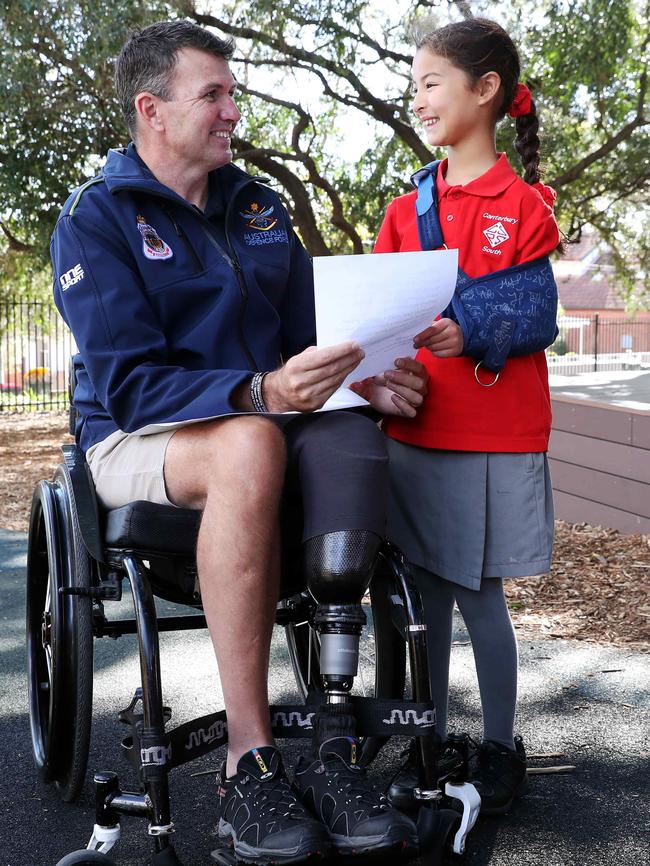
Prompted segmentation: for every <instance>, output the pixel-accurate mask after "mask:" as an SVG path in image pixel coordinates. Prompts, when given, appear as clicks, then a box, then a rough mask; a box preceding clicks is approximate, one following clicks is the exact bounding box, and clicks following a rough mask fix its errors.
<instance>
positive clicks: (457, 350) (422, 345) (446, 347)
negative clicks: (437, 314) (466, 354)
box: [413, 319, 464, 358]
mask: <svg viewBox="0 0 650 866" xmlns="http://www.w3.org/2000/svg"><path fill="white" fill-rule="evenodd" d="M463 342H464V340H463V332H462V331H461V329H460V327H459V326H458V325H457V324H456V322H454V321H453V320H452V319H438V320H437V321H435V322H434V323H433V325H430V326H429V327H428V328H426V329H425V330H424V331H420V333H419V334H416V335H415V337H414V338H413V345H414V346H415V348H416V349H428V350H429V351H430V352H431V354H432V355H435V357H436V358H455V357H456V356H457V355H462V353H463Z"/></svg>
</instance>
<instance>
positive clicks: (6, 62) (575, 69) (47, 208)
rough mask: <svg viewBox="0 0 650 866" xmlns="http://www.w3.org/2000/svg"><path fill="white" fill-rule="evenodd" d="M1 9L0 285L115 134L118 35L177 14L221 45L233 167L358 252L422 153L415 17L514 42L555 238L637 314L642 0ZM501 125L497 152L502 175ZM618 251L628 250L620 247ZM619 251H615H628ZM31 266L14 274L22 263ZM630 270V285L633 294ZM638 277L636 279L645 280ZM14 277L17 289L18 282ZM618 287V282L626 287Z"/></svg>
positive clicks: (316, 239)
mask: <svg viewBox="0 0 650 866" xmlns="http://www.w3.org/2000/svg"><path fill="white" fill-rule="evenodd" d="M387 6H388V4H379V3H378V2H377V0H304V2H297V0H255V2H253V3H247V4H244V3H242V2H240V0H226V2H210V0H204V2H202V3H200V2H199V0H196V2H195V0H168V2H162V0H161V2H146V3H144V2H138V0H114V2H113V3H112V4H111V5H110V6H109V5H108V4H95V3H91V2H89V0H76V2H73V0H49V2H45V3H44V2H39V3H36V2H34V0H5V3H4V12H3V17H2V20H1V22H0V56H1V58H2V63H3V67H4V70H5V76H4V79H3V83H2V84H0V96H1V97H2V115H1V116H0V228H2V230H3V233H4V245H3V247H0V268H1V271H0V279H2V282H3V284H5V285H6V284H7V279H8V276H9V273H10V272H12V273H13V274H14V278H15V275H16V273H17V272H19V271H20V270H21V267H22V268H23V270H25V268H26V266H25V265H21V264H20V263H21V262H23V263H24V262H27V261H29V262H31V265H30V267H31V269H32V270H33V268H34V267H37V266H38V263H42V262H44V261H45V258H46V254H47V241H48V237H49V234H50V232H51V229H52V227H53V224H54V221H55V219H56V214H57V212H58V209H59V208H60V206H61V204H62V202H63V201H64V199H65V197H66V194H67V191H68V190H69V189H70V188H72V187H73V186H75V185H76V184H77V183H78V182H79V181H80V180H81V179H83V178H84V177H85V176H88V175H90V174H92V173H93V172H94V171H95V169H96V167H97V165H98V164H99V162H100V161H101V158H102V157H103V155H104V153H105V152H106V150H107V149H108V147H110V146H116V145H120V144H124V143H125V141H126V138H127V134H126V130H125V127H124V124H123V122H122V119H121V117H120V116H119V112H118V110H117V107H116V104H115V100H114V98H113V95H112V80H111V78H112V59H113V57H114V56H115V54H116V52H117V51H118V50H119V47H120V45H121V44H122V43H123V41H124V39H125V37H126V34H127V32H128V30H129V29H130V28H131V27H132V26H134V25H138V24H142V23H149V22H151V21H154V20H160V19H162V18H164V17H175V16H186V17H188V18H190V19H192V20H194V21H196V22H198V23H200V24H202V25H204V26H208V27H212V28H214V29H215V31H217V32H218V33H220V34H221V35H223V34H229V35H232V36H234V37H235V38H236V41H237V52H236V56H235V60H234V61H233V69H234V71H235V74H236V76H237V78H238V80H239V81H240V83H241V89H242V93H241V96H240V104H241V107H242V110H243V115H244V117H243V120H242V122H241V124H240V126H239V127H238V131H237V138H236V140H235V148H236V153H237V158H238V159H239V160H240V161H242V162H243V163H244V164H245V165H246V167H247V168H248V169H249V170H251V171H253V172H254V173H258V174H262V175H265V176H268V177H271V178H272V179H273V180H274V181H276V182H277V184H278V185H279V187H280V188H281V190H282V193H283V195H284V198H285V201H286V203H287V206H288V207H289V210H290V212H291V214H292V217H293V219H294V221H295V223H296V225H297V226H298V228H299V231H300V233H301V235H302V237H303V240H304V241H305V243H306V245H307V247H308V248H309V250H310V251H311V252H312V253H313V254H316V255H322V254H327V253H329V252H337V253H338V252H357V253H358V252H362V251H367V250H368V249H369V248H370V246H371V242H372V239H373V237H374V236H375V234H376V231H377V228H378V225H379V223H380V220H381V217H382V214H383V212H384V209H385V207H386V205H387V203H388V202H389V201H390V199H391V198H392V197H393V196H395V195H398V194H400V193H402V192H404V191H405V190H406V189H408V177H409V175H410V173H411V172H412V171H413V170H414V169H415V168H416V167H417V166H418V165H420V164H422V163H423V162H426V161H428V160H430V159H431V158H432V154H431V153H430V152H429V151H428V149H427V147H426V146H425V144H424V142H423V140H422V138H421V136H420V132H419V130H418V129H417V128H416V127H415V125H414V123H413V115H412V112H411V107H410V103H411V97H410V64H411V60H412V47H411V45H410V43H409V39H408V33H407V25H408V22H409V21H410V20H411V19H412V18H413V17H414V16H416V15H421V14H429V15H433V16H434V17H435V19H436V20H437V21H438V22H439V23H441V24H442V23H446V22H447V21H448V20H451V19H455V18H459V17H461V16H469V15H476V14H484V15H487V16H488V17H494V18H496V19H497V20H499V21H500V22H502V23H503V24H504V26H506V28H507V29H508V30H509V32H510V33H511V34H512V35H513V37H514V38H515V40H516V41H517V43H518V44H519V46H520V50H521V53H522V60H523V67H524V78H525V79H526V80H529V81H530V82H532V84H533V86H534V90H535V97H536V101H537V103H538V106H539V110H540V113H541V115H542V120H543V132H544V137H543V160H544V166H545V169H546V175H545V177H546V181H547V182H548V183H550V184H551V185H553V186H555V187H556V189H557V190H558V193H559V197H558V206H557V214H558V219H559V221H560V225H561V227H562V229H563V230H564V232H565V233H566V234H567V236H568V237H569V238H570V239H577V238H579V236H580V233H581V232H582V231H583V229H584V228H585V227H586V226H594V227H595V228H597V230H598V231H599V232H600V234H601V235H602V236H603V237H604V238H605V239H606V240H607V241H608V242H609V243H610V245H611V246H612V247H613V250H614V255H615V257H616V260H617V262H618V265H619V272H620V275H621V280H622V285H624V286H625V287H626V289H627V292H628V296H629V297H632V294H634V299H635V302H637V303H639V302H640V303H644V302H645V303H646V304H648V303H650V284H649V277H648V274H649V273H650V259H649V257H648V249H647V243H645V242H644V240H643V239H644V237H645V238H647V236H648V235H650V231H649V230H650V217H649V211H648V207H647V204H646V202H647V200H648V192H649V190H650V145H649V136H648V129H649V124H650V109H649V100H648V57H649V45H650V42H649V39H650V36H649V25H648V14H649V7H648V0H539V2H535V0H513V2H511V3H510V4H507V5H504V4H502V3H499V2H495V0H476V2H474V0H464V2H459V0H456V2H451V0H398V2H396V3H394V4H390V10H388V9H387ZM513 136H514V129H513V127H512V125H511V122H510V121H508V120H506V121H505V122H504V124H503V125H502V127H501V128H500V130H499V134H498V138H499V146H500V147H501V148H503V149H506V150H507V151H508V152H509V154H510V156H511V159H512V161H513V164H514V165H517V164H518V162H517V156H516V154H515V153H514V151H513V147H512V138H513ZM630 251H632V253H631V254H630ZM626 253H627V255H626ZM27 270H29V268H27ZM639 274H641V275H642V279H641V286H640V281H639ZM644 274H645V276H643V275H644ZM28 283H29V281H28V278H27V277H25V279H24V280H23V284H24V285H25V286H27V285H28ZM633 287H634V289H633ZM0 291H2V288H1V286H0Z"/></svg>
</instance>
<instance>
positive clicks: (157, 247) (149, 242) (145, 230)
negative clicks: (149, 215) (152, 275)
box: [136, 214, 174, 261]
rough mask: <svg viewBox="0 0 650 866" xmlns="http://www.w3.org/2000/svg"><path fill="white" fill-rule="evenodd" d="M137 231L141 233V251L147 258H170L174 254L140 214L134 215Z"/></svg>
mask: <svg viewBox="0 0 650 866" xmlns="http://www.w3.org/2000/svg"><path fill="white" fill-rule="evenodd" d="M136 220H137V224H138V231H139V232H140V234H141V235H142V252H143V253H144V254H145V257H146V258H148V259H153V260H154V261H155V260H157V259H171V257H172V256H173V255H174V253H173V252H172V249H171V247H170V246H169V244H166V243H165V241H164V240H163V239H162V238H161V237H160V235H159V234H158V232H157V231H156V230H155V228H154V227H153V226H150V225H149V223H148V222H147V221H146V220H145V218H144V217H143V216H142V214H138V215H137V217H136Z"/></svg>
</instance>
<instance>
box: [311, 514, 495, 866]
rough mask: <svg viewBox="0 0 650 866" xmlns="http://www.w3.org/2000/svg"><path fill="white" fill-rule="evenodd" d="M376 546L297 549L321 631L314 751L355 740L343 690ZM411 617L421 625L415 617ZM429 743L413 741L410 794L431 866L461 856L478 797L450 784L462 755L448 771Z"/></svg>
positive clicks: (351, 672) (422, 641)
mask: <svg viewBox="0 0 650 866" xmlns="http://www.w3.org/2000/svg"><path fill="white" fill-rule="evenodd" d="M380 544H381V539H380V538H379V537H378V536H377V535H375V534H374V533H372V532H370V531H365V530H348V531H341V532H333V533H328V534H326V535H320V536H316V537H314V538H311V539H309V540H308V541H307V542H306V543H305V545H304V550H305V560H306V575H307V585H308V588H309V590H310V592H311V594H312V595H313V596H314V599H315V600H316V602H317V603H318V607H317V610H316V615H315V617H314V623H315V625H316V628H317V629H318V632H319V634H320V646H321V651H320V673H321V677H322V679H323V682H324V684H325V703H324V704H323V705H322V706H321V707H320V708H319V710H318V712H317V713H316V715H315V717H314V721H313V728H314V734H313V748H314V752H315V753H318V749H319V746H320V745H321V744H322V743H324V742H326V741H327V740H328V739H330V738H333V737H341V736H344V737H354V735H355V733H356V723H355V716H354V710H353V706H352V702H351V699H350V691H351V689H352V685H353V681H354V677H355V676H356V674H357V669H358V663H359V642H360V636H361V629H362V627H363V626H364V625H365V623H366V616H365V613H364V611H363V608H362V606H361V599H362V597H363V594H364V592H365V591H366V589H367V588H368V586H369V584H370V581H371V579H372V576H373V572H374V568H375V564H376V561H377V554H378V551H379V547H380ZM413 619H415V621H416V623H417V622H421V617H417V618H412V620H413ZM411 629H413V630H416V631H417V632H418V633H417V635H415V636H411V638H410V640H409V643H410V644H413V646H412V647H411V649H412V650H413V648H414V643H415V640H417V641H418V649H419V652H418V653H415V652H413V651H412V652H411V664H412V667H413V671H412V673H414V676H415V678H416V680H417V681H418V682H417V685H416V687H415V691H416V692H421V693H422V694H421V695H418V696H417V697H416V699H420V700H422V699H426V700H428V699H429V698H430V690H429V682H428V681H429V675H428V667H426V668H423V667H422V665H421V664H420V663H418V656H419V658H420V659H421V658H425V659H426V638H425V635H424V634H423V633H422V632H421V631H420V630H426V626H424V625H418V624H416V625H413V626H410V627H409V630H411ZM414 637H415V640H414ZM424 695H426V698H425V697H424ZM434 730H435V729H434ZM428 739H429V747H427V746H426V745H425V742H424V739H421V740H420V741H419V744H418V749H419V750H420V755H421V757H420V765H421V769H420V776H421V780H420V785H421V787H420V788H418V789H416V797H417V798H418V799H419V800H420V801H421V802H422V806H421V807H420V811H419V816H418V831H419V836H420V848H421V853H422V854H424V853H425V852H426V854H427V856H426V860H425V862H426V863H427V864H431V866H434V864H435V866H437V864H439V863H441V862H442V860H443V858H444V852H445V849H446V848H447V846H450V847H452V848H453V850H454V852H455V853H457V854H461V853H463V851H464V848H465V840H466V837H467V835H468V833H469V831H470V830H471V829H472V827H473V826H474V823H475V822H476V818H477V816H478V811H479V808H480V798H479V796H478V794H477V792H476V790H475V789H474V787H473V786H472V785H469V784H467V783H465V782H462V781H461V782H460V783H458V782H457V781H456V780H457V779H458V778H459V776H460V778H465V776H464V774H463V775H462V776H461V775H460V770H461V767H462V764H463V760H462V757H461V756H460V755H459V754H456V752H455V750H452V752H453V754H452V755H451V756H449V751H447V758H448V761H447V763H449V757H451V766H450V767H448V768H447V769H446V770H442V766H441V765H440V758H441V757H442V752H443V744H442V743H441V741H440V739H439V737H438V736H437V735H436V734H435V733H433V735H432V736H431V737H430V738H428ZM441 772H442V775H441ZM443 787H444V791H443V790H441V788H443ZM453 799H455V800H457V801H459V802H460V805H461V806H462V809H461V814H460V815H459V813H458V811H456V810H455V809H449V808H448V807H447V806H446V803H448V802H450V801H451V800H453Z"/></svg>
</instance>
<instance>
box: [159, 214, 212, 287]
mask: <svg viewBox="0 0 650 866" xmlns="http://www.w3.org/2000/svg"><path fill="white" fill-rule="evenodd" d="M163 210H164V211H165V213H166V214H167V216H168V218H169V221H170V222H171V224H172V225H173V226H174V231H175V232H176V234H177V235H178V237H179V238H180V239H181V240H182V241H183V243H184V244H185V246H186V247H187V249H188V250H189V251H190V255H191V256H192V260H193V261H194V266H195V267H196V269H197V272H198V273H199V274H200V273H202V272H203V271H204V270H205V268H204V267H203V262H202V261H201V259H200V258H199V254H198V253H197V251H196V250H195V249H194V244H193V243H192V241H191V240H190V239H189V237H188V236H187V232H186V231H185V229H184V228H183V226H182V225H180V224H179V223H177V222H176V220H175V219H174V216H173V214H172V212H171V211H170V210H168V209H167V208H163Z"/></svg>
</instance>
